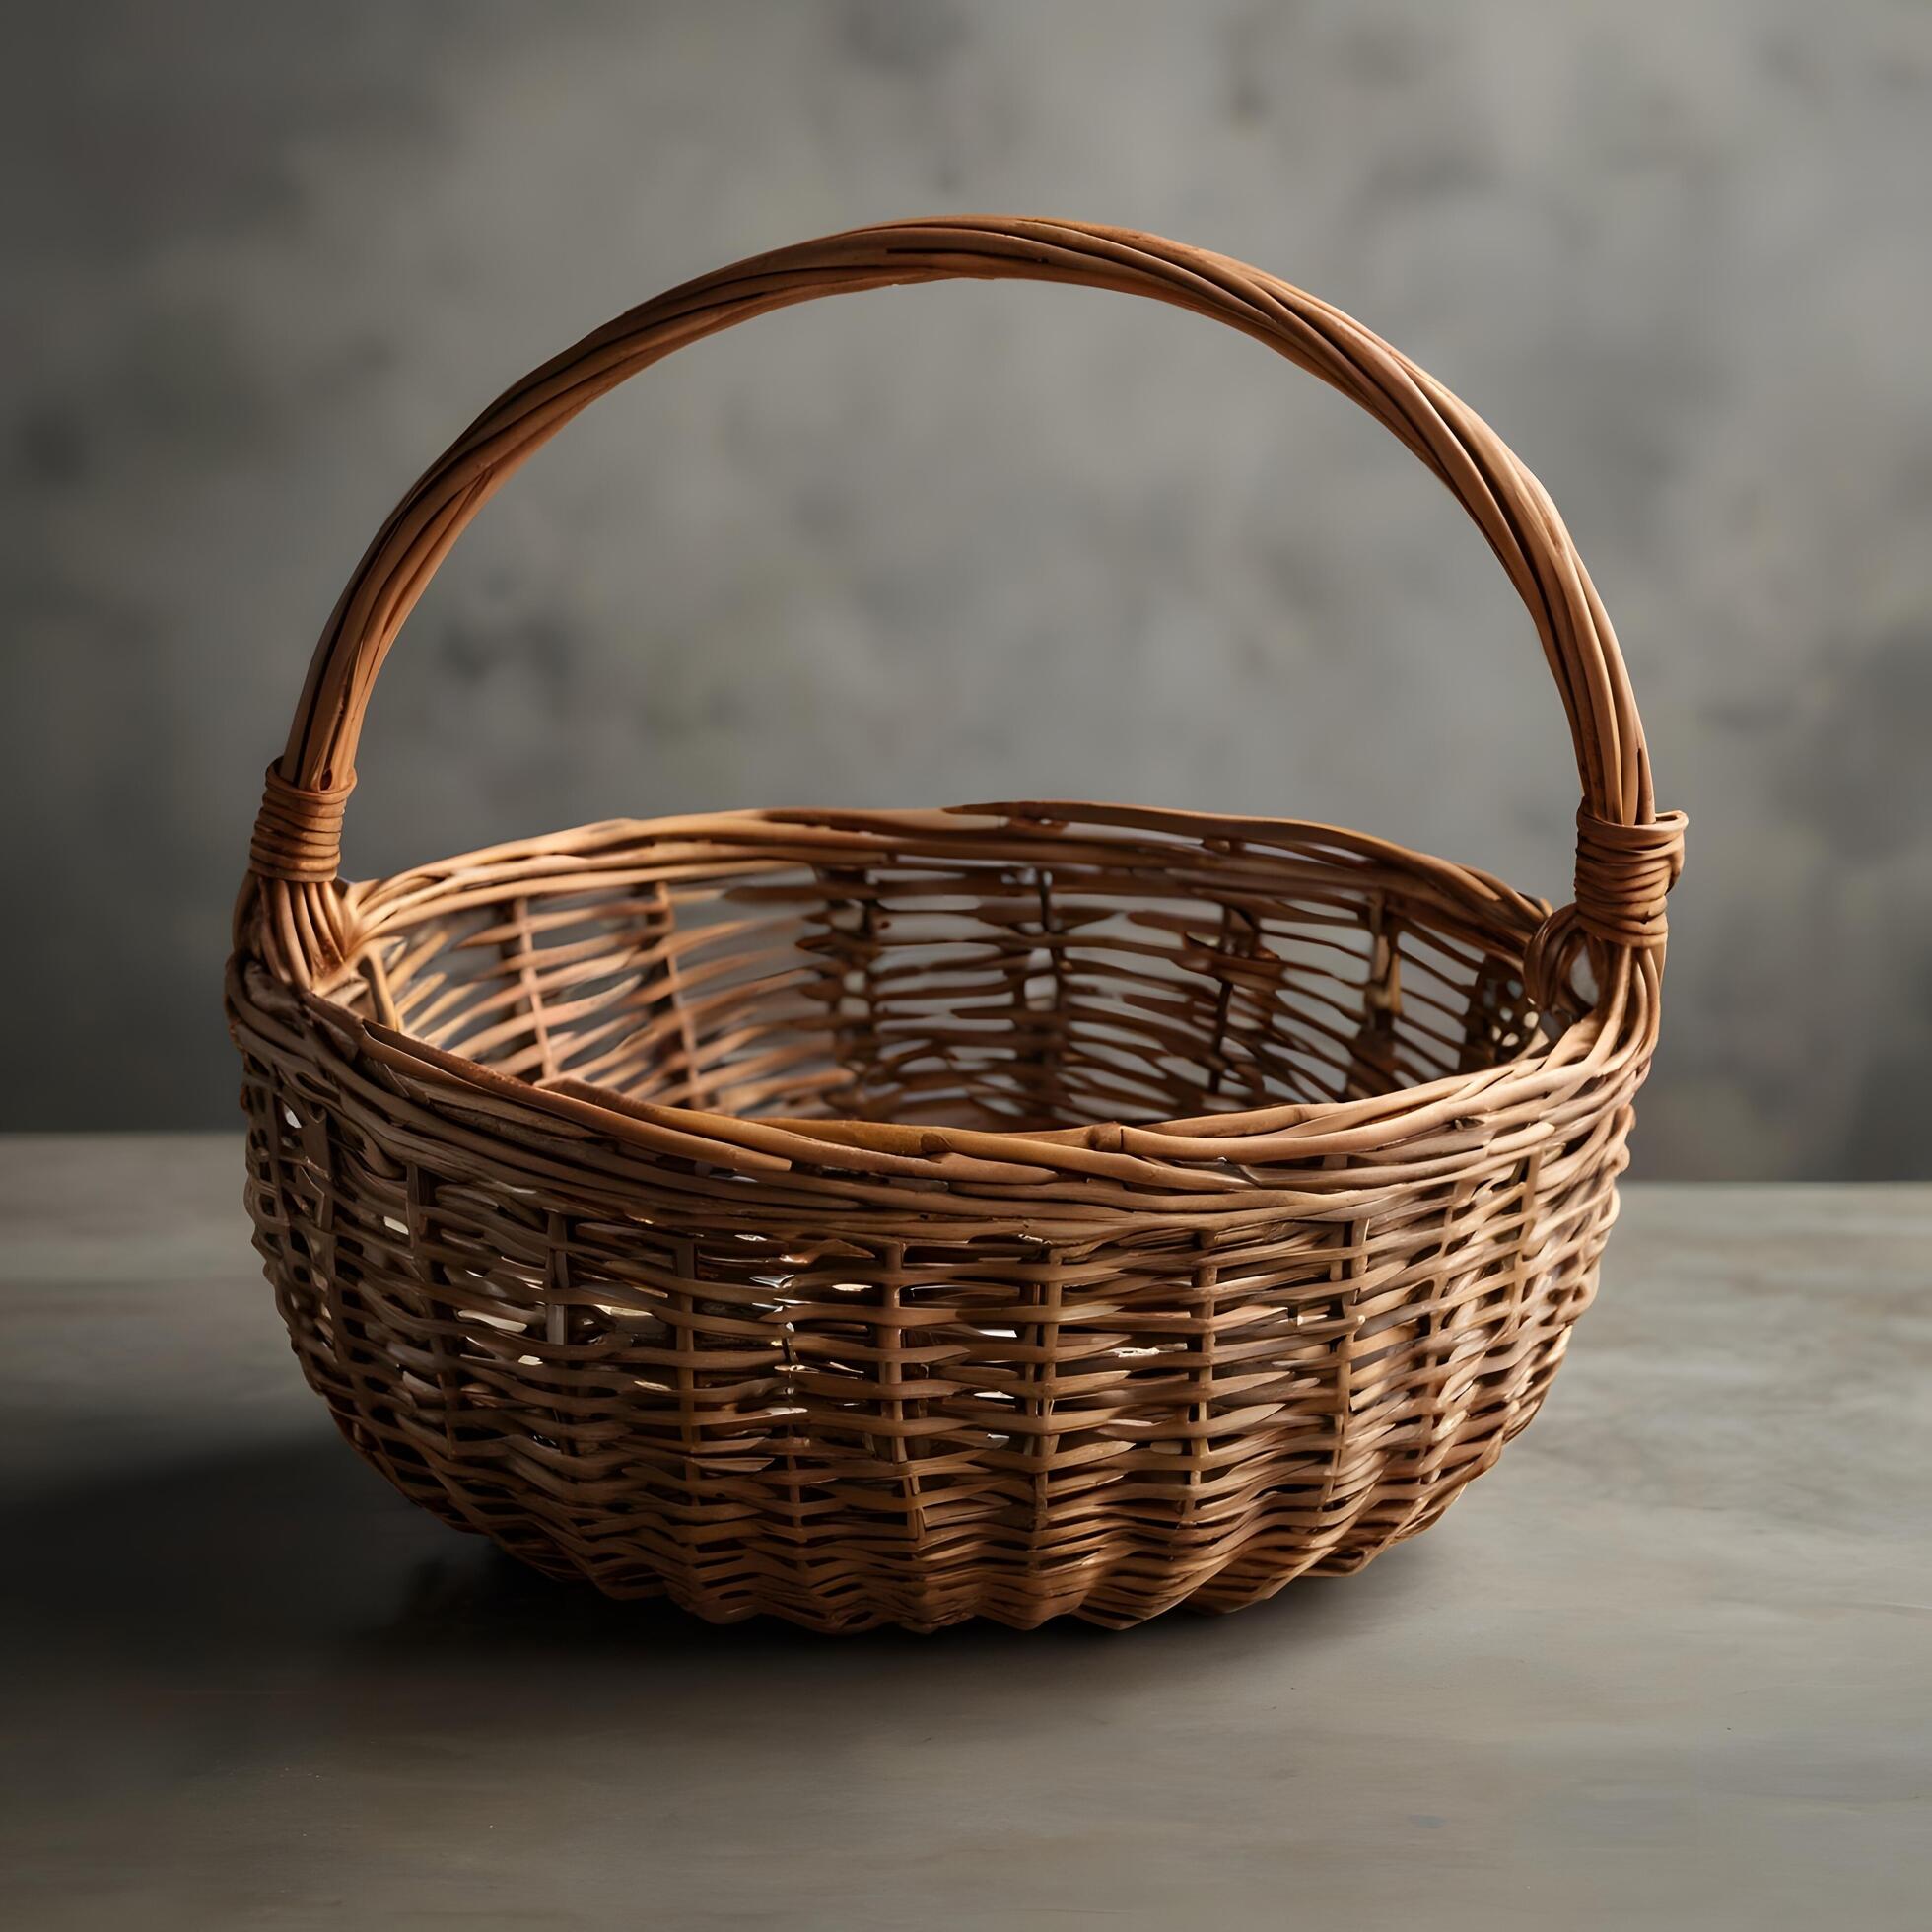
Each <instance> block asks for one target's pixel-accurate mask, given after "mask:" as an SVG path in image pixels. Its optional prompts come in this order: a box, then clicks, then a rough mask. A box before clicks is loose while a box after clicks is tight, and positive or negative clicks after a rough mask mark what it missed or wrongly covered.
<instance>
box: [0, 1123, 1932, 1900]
mask: <svg viewBox="0 0 1932 1932" xmlns="http://www.w3.org/2000/svg"><path fill="white" fill-rule="evenodd" d="M241 1174H242V1159H241V1145H240V1141H239V1139H231V1138H226V1137H179V1138H159V1137H158V1138H12V1139H0V1511H4V1531H5V1534H4V1539H0V1636H4V1644H0V1924H6V1925H9V1926H19V1927H22V1928H38V1927H42V1926H49V1927H59V1926H70V1925H72V1926H98V1925H111V1926H140V1927H143V1928H146V1927H173V1926H183V1927H195V1928H210V1927H228V1926H249V1927H252V1926H269V1927H286V1926H319V1925H338V1924H341V1925H356V1926H391V1925H397V1926H419V1925H420V1926H432V1925H449V1924H462V1925H470V1926H506V1927H553V1926H580V1925H597V1924H612V1923H621V1924H632V1925H652V1926H668V1927H685V1926H691V1927H714V1926H718V1927H734V1926H753V1927H758V1926H773V1927H793V1926H797V1927H808V1928H815V1927H824V1928H828V1932H864V1929H865V1928H873V1927H892V1928H897V1927H921V1928H926V1927H932V1928H944V1929H945V1932H952V1928H971V1929H974V1932H977V1929H979V1928H1007V1927H1021V1928H1030V1927H1043V1928H1044V1927H1054V1928H1062V1927H1067V1926H1072V1925H1083V1924H1092V1925H1106V1926H1130V1927H1169V1926H1178V1927H1203V1928H1218V1927H1248V1926H1256V1927H1263V1926H1266V1927H1277V1926H1303V1925H1306V1926H1329V1925H1336V1926H1343V1925H1345V1926H1350V1927H1362V1926H1365V1927H1380V1926H1403V1927H1414V1928H1429V1929H1430V1932H1436V1929H1440V1928H1447V1929H1448V1932H1455V1928H1461V1927H1476V1926H1482V1927H1485V1928H1494V1927H1507V1926H1519V1925H1520V1926H1536V1927H1539V1928H1546V1927H1549V1928H1570V1927H1594V1926H1600V1925H1601V1926H1609V1925H1626V1924H1635V1923H1642V1924H1646V1925H1658V1926H1665V1927H1731V1926H1738V1927H1744V1926H1750V1927H1753V1928H1765V1927H1787V1926H1788V1927H1805V1928H1814V1927H1818V1926H1821V1925H1825V1926H1831V1927H1866V1926H1874V1927H1892V1926H1898V1927H1905V1926H1910V1927H1914V1928H1918V1927H1923V1926H1924V1925H1926V1924H1928V1923H1932V1500H1929V1499H1928V1491H1929V1489H1932V1485H1928V1482H1927V1477H1928V1471H1932V1374H1928V1369H1929V1368H1932V1188H1927V1187H1890V1188H1843V1187H1809V1188H1806V1187H1777V1188H1713V1187H1696V1188H1690V1187H1684V1188H1678V1187H1661V1186H1649V1187H1641V1186H1640V1187H1632V1188H1630V1189H1629V1190H1628V1191H1627V1194H1626V1198H1625V1207H1624V1214H1623V1219H1622V1223H1621V1226H1620V1227H1619V1229H1618V1231H1617V1233H1616V1235H1615V1237H1614V1238H1613V1240H1612V1243H1611V1247H1610V1253H1609V1257H1608V1260H1607V1263H1606V1268H1605V1281H1604V1290H1603V1294H1602V1296H1601V1298H1600V1300H1599V1301H1598V1303H1597V1305H1596V1307H1595V1308H1593V1309H1592V1310H1591V1311H1590V1313H1589V1314H1588V1315H1587V1316H1586V1317H1585V1318H1584V1321H1583V1323H1582V1326H1581V1328H1580V1330H1579V1331H1578V1335H1577V1342H1576V1347H1575V1349H1574V1351H1573V1353H1572V1356H1571V1359H1570V1360H1569V1362H1568V1363H1567V1364H1566V1366H1565V1367H1564V1369H1563V1372H1562V1374H1561V1375H1560V1376H1559V1377H1558V1379H1557V1383H1556V1387H1555V1391H1554V1393H1553V1394H1552V1397H1551V1400H1550V1402H1549V1403H1548V1405H1547V1407H1546V1409H1545V1412H1544V1414H1542V1416H1541V1417H1540V1418H1539V1419H1538V1421H1537V1423H1536V1424H1535V1426H1534V1427H1533V1428H1532V1429H1530V1431H1529V1432H1528V1433H1527V1434H1526V1435H1525V1436H1524V1437H1523V1438H1522V1439H1521V1440H1520V1441H1518V1442H1517V1443H1516V1444H1514V1445H1513V1446H1512V1447H1511V1449H1510V1450H1509V1451H1508V1453H1507V1454H1506V1455H1505V1456H1504V1458H1503V1460H1502V1463H1501V1465H1500V1467H1499V1468H1498V1470H1497V1471H1496V1472H1495V1473H1494V1474H1493V1475H1491V1476H1489V1477H1486V1478H1484V1479H1483V1481H1482V1482H1481V1483H1478V1484H1477V1485H1476V1486H1475V1488H1474V1489H1473V1490H1472V1491H1471V1492H1470V1493H1469V1494H1468V1495H1467V1496H1466V1497H1465V1498H1463V1499H1462V1500H1461V1501H1460V1502H1459V1503H1458V1504H1457V1505H1456V1507H1455V1508H1454V1509H1453V1510H1451V1512H1450V1513H1449V1515H1448V1517H1447V1518H1446V1519H1445V1520H1444V1521H1443V1522H1442V1523H1441V1524H1440V1525H1439V1526H1438V1527H1437V1528H1435V1529H1434V1530H1432V1531H1430V1532H1429V1533H1428V1534H1427V1535H1426V1536H1424V1537H1421V1538H1419V1539H1417V1540H1416V1541H1414V1542H1413V1543H1409V1544H1405V1545H1402V1546H1400V1547H1399V1548H1397V1549H1396V1550H1394V1551H1392V1552H1390V1553H1389V1554H1388V1555H1387V1556H1385V1557H1384V1558H1383V1559H1382V1560H1380V1561H1379V1562H1377V1563H1376V1564H1374V1565H1373V1566H1372V1567H1371V1568H1370V1569H1368V1570H1367V1571H1366V1572H1364V1573H1363V1574H1362V1575H1360V1576H1358V1577H1354V1578H1349V1579H1344V1580H1336V1581H1308V1582H1303V1583H1300V1584H1297V1585H1294V1586H1292V1587H1291V1588H1289V1589H1288V1590H1287V1591H1285V1592H1284V1593H1283V1594H1282V1595H1281V1596H1280V1597H1278V1598H1276V1600H1275V1601H1274V1602H1273V1603H1271V1604H1267V1605H1264V1606H1261V1607H1259V1608H1256V1609H1253V1610H1249V1611H1247V1612H1244V1613H1242V1614H1241V1615H1239V1616H1236V1617H1231V1618H1227V1619H1222V1620H1214V1619H1207V1618H1197V1617H1192V1616H1188V1615H1185V1614H1182V1615H1175V1616H1170V1617H1168V1618H1165V1619H1162V1620H1159V1621H1155V1622H1153V1623H1150V1624H1146V1625H1143V1626H1142V1627H1140V1628H1139V1629H1138V1630H1135V1631H1131V1632H1129V1633H1127V1634H1125V1635H1108V1634H1106V1633H1104V1632H1101V1631H1097V1630H1094V1629H1090V1628H1087V1627H1085V1626H1082V1625H1077V1624H1055V1625H1051V1626H1049V1627H1048V1628H1046V1629H1044V1630H1041V1631H1038V1632H1035V1633H1032V1634H1020V1633H1016V1632H1012V1631H1008V1630H1002V1629H999V1628H993V1627H983V1626H979V1625H971V1626H967V1627H965V1628H961V1629H955V1630H951V1631H947V1632H944V1633H942V1634H940V1635H938V1636H936V1637H923V1638H922V1637H909V1636H903V1635H894V1634H886V1635H873V1636H868V1637H859V1638H846V1639H838V1638H823V1637H813V1636H809V1635H805V1634H803V1633H800V1632H796V1631H793V1630H791V1629H788V1628H785V1627H782V1626H775V1625H769V1624H764V1623H759V1624H750V1625H740V1626H738V1627H736V1628H731V1629H714V1628H711V1627H709V1626H708V1625H705V1624H702V1623H699V1622H696V1621H691V1620H689V1619H687V1618H685V1617H683V1616H681V1615H679V1614H678V1613H676V1612H673V1611H669V1610H666V1609H663V1608H659V1607H655V1606H636V1605H633V1606H628V1607H627V1606H624V1605H617V1604H609V1603H606V1602H604V1601H603V1600H602V1599H601V1598H599V1597H597V1596H595V1595H594V1594H593V1593H591V1592H590V1591H588V1590H587V1589H582V1588H572V1587H568V1586H564V1585H559V1584H554V1583H549V1582H546V1581H545V1580H543V1579H542V1578H539V1577H537V1576H535V1575H533V1574H530V1573H527V1572H524V1571H522V1570H521V1569H519V1568H518V1567H517V1566H516V1565H514V1564H512V1563H511V1562H509V1561H508V1560H507V1559H504V1558H501V1557H498V1556H496V1555H495V1554H493V1553H492V1552H490V1551H489V1550H488V1549H487V1548H486V1547H485V1546H483V1545H482V1544H480V1543H479V1542H476V1541H474V1540H472V1539H469V1538H466V1537H463V1536H461V1535H458V1534H457V1533H455V1532H453V1531H450V1530H448V1529H446V1528H444V1527H443V1526H441V1525H440V1524H438V1523H436V1522H434V1521H432V1520H431V1519H430V1518H429V1517H427V1516H425V1515H423V1514H421V1513H420V1512H418V1511H415V1510H413V1509H412V1508H410V1507H409V1506H408V1505H407V1504H405V1503H404V1502H403V1501H401V1500H400V1498H398V1497H397V1496H396V1495H394V1494H393V1493H392V1492H391V1491H390V1490H389V1489H388V1487H387V1486H386V1485H385V1484H384V1483H382V1482H381V1481H380V1479H379V1478H378V1477H376V1476H375V1475H373V1474H372V1473H370V1472H369V1471H367V1470H366V1469H364V1468H363V1467H362V1465H361V1464H360V1463H358V1462H357V1461H356V1459H355V1458H354V1457H353V1456H352V1455H351V1453H350V1452H349V1450H348V1449H347V1447H346V1446H345V1445H344V1444H343V1443H342V1442H341V1440H340V1439H339V1438H338V1437H337V1436H336V1434H335V1432H334V1430H333V1428H332V1426H331V1425H330V1423H329V1421H328V1420H327V1417H326V1415H325V1414H324V1412H323V1410H322V1408H321V1406H320V1405H319V1403H318V1402H317V1401H316V1400H315V1398H314V1397H312V1396H311V1394H310V1393H309V1392H308V1390H307V1389H306V1388H305V1387H304V1386H303V1384H302V1382H301V1379H300V1377H299V1375H298V1373H297V1370H296V1366H295V1362H294V1360H293V1358H292V1357H291V1355H290V1353H289V1350H288V1347H287V1344H286V1342H285V1340H284V1337H283V1334H282V1331H281V1327H280V1324H279V1322H278V1320H277V1318H276V1315H275V1312H274V1308H273V1306H272V1304H271V1302H270V1300H269V1297H268V1294H267V1291H266V1289H265V1288H264V1287H263V1285H262V1283H261V1281H260V1278H259V1276H258V1275H257V1273H256V1269H255V1263H254V1258H253V1256H252V1254H251V1252H250V1250H249V1247H248V1238H247V1230H246V1227H245V1224H244V1216H243V1213H242V1206H241Z"/></svg>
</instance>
